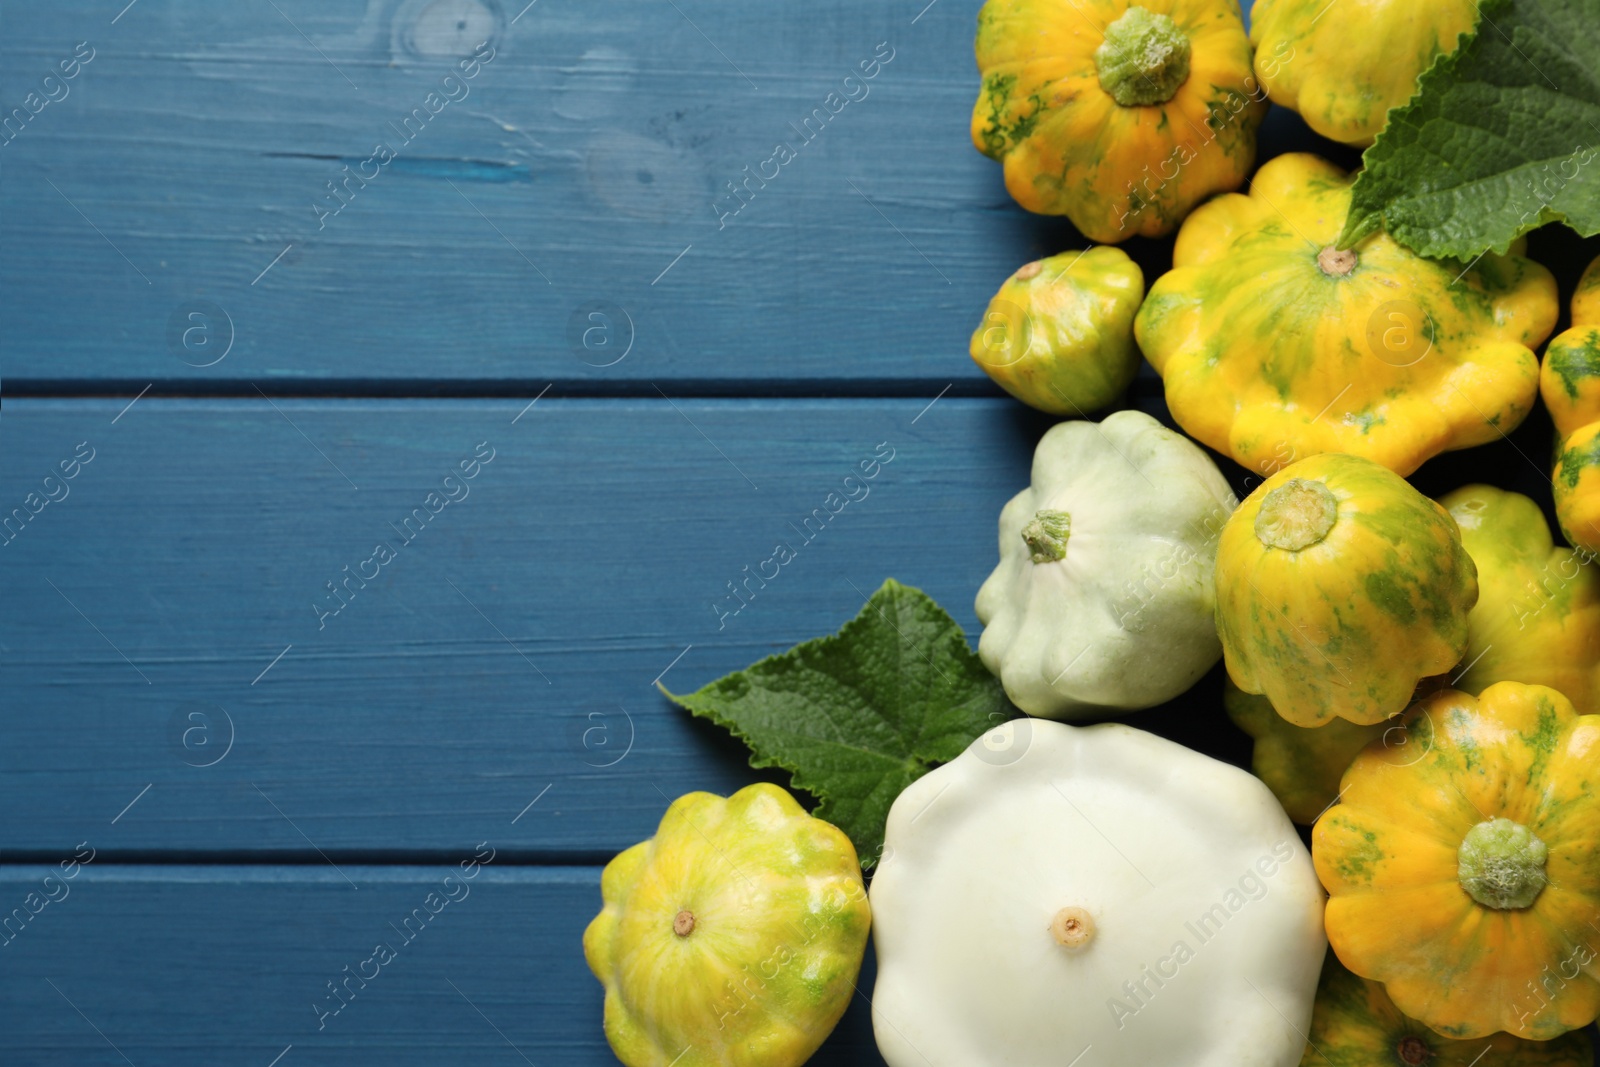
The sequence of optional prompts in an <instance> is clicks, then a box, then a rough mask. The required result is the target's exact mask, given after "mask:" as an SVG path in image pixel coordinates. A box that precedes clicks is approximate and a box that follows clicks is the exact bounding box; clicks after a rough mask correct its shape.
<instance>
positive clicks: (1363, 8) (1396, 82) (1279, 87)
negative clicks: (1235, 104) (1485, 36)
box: [1250, 0, 1478, 148]
mask: <svg viewBox="0 0 1600 1067" xmlns="http://www.w3.org/2000/svg"><path fill="white" fill-rule="evenodd" d="M1325 14H1326V15H1328V17H1327V18H1324V17H1323V15H1325ZM1477 19H1478V7H1477V4H1476V3H1475V2H1474V0H1339V6H1338V7H1337V8H1336V9H1334V10H1333V11H1331V12H1330V11H1329V10H1328V0H1256V4H1255V6H1254V7H1253V8H1251V9H1250V40H1251V42H1252V43H1253V44H1254V45H1255V46H1256V76H1257V77H1258V78H1260V79H1261V84H1263V85H1265V86H1266V88H1267V93H1268V95H1269V96H1270V97H1271V99H1272V102H1273V103H1275V104H1282V105H1283V106H1284V107H1286V108H1289V109H1291V110H1293V111H1298V112H1299V113H1300V117H1301V118H1303V119H1305V120H1306V125H1307V126H1310V127H1311V128H1312V129H1313V130H1315V131H1317V132H1318V133H1320V134H1322V136H1324V137H1326V138H1328V139H1329V140H1333V141H1342V142H1344V143H1345V144H1349V145H1356V146H1359V147H1363V148H1364V147H1366V146H1367V145H1369V144H1371V143H1372V141H1373V138H1375V137H1377V136H1378V131H1380V130H1382V129H1383V124H1384V121H1385V119H1386V118H1387V116H1388V113H1389V109H1390V108H1392V107H1399V106H1400V105H1401V104H1403V103H1405V102H1406V101H1407V100H1410V99H1411V96H1412V94H1413V93H1415V92H1416V90H1417V78H1418V76H1420V75H1421V74H1422V72H1423V71H1425V70H1427V69H1428V68H1429V67H1430V66H1432V65H1433V61H1434V59H1435V58H1437V57H1438V56H1439V55H1440V54H1441V53H1445V52H1454V51H1455V50H1456V46H1457V45H1458V44H1459V38H1460V36H1461V35H1462V34H1463V33H1467V32H1469V31H1470V30H1471V29H1472V27H1473V25H1474V24H1476V22H1477Z"/></svg>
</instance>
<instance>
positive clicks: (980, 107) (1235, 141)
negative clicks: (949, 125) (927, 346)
mask: <svg viewBox="0 0 1600 1067" xmlns="http://www.w3.org/2000/svg"><path fill="white" fill-rule="evenodd" d="M976 52H977V58H978V73H979V75H980V76H981V77H982V87H981V89H980V90H979V93H978V102H977V105H976V106H975V107H974V108H973V111H972V142H973V144H975V145H976V146H977V147H978V150H979V151H980V152H982V153H983V154H984V155H986V156H989V157H990V158H992V159H996V160H999V161H1000V162H1001V163H1003V164H1005V182H1006V189H1007V190H1009V191H1010V193H1011V195H1012V196H1013V197H1015V198H1016V201H1017V203H1019V204H1021V205H1022V206H1023V207H1025V208H1027V209H1028V210H1029V211H1037V212H1039V213H1041V214H1045V215H1065V216H1067V218H1069V219H1071V220H1072V224H1073V225H1074V226H1076V227H1077V228H1078V230H1079V231H1080V232H1081V233H1083V235H1084V236H1086V237H1088V238H1089V239H1090V240H1091V241H1098V242H1100V243H1102V244H1112V243H1115V242H1117V241H1121V240H1125V239H1126V238H1128V237H1131V236H1133V235H1134V234H1143V235H1144V236H1146V237H1155V236H1159V235H1161V234H1165V233H1171V232H1172V230H1173V228H1174V227H1175V226H1177V225H1178V223H1179V221H1181V220H1182V219H1183V217H1184V215H1186V214H1188V212H1189V210H1190V209H1191V208H1193V207H1194V205H1195V204H1197V203H1199V202H1200V201H1201V200H1203V199H1205V198H1206V197H1207V196H1209V195H1211V194H1212V193H1214V192H1217V191H1218V190H1219V189H1236V188H1238V186H1239V184H1240V183H1241V182H1243V181H1244V179H1245V176H1246V175H1247V174H1249V173H1250V167H1251V165H1252V164H1253V163H1254V162H1255V155H1256V127H1257V126H1258V125H1260V123H1261V119H1262V116H1263V115H1265V114H1266V109H1267V99H1266V92H1265V91H1264V90H1263V89H1262V88H1261V87H1260V86H1259V85H1257V84H1256V80H1255V76H1254V74H1252V73H1251V54H1250V42H1249V40H1248V39H1247V38H1246V37H1245V32H1244V24H1243V23H1242V21H1241V20H1240V17H1239V5H1238V3H1237V2H1236V0H1140V2H1139V3H1129V2H1128V0H988V3H986V4H984V6H983V9H982V10H981V11H979V13H978V34H977V40H976Z"/></svg>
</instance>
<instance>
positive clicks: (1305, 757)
mask: <svg viewBox="0 0 1600 1067" xmlns="http://www.w3.org/2000/svg"><path fill="white" fill-rule="evenodd" d="M1222 705H1223V707H1224V708H1226V709H1227V712H1228V718H1230V719H1232V720H1233V724H1234V725H1235V726H1237V727H1238V728H1239V729H1241V730H1243V731H1244V732H1245V733H1247V734H1249V735H1250V736H1251V737H1252V738H1253V739H1254V740H1255V743H1256V744H1255V749H1254V753H1253V755H1252V756H1251V760H1250V769H1251V770H1252V771H1254V772H1255V776H1256V777H1257V778H1259V779H1261V780H1262V781H1263V782H1265V783H1266V785H1267V788H1268V789H1270V790H1272V795H1273V796H1275V797H1277V798H1278V803H1279V804H1282V805H1283V810H1284V811H1286V812H1288V813H1289V818H1291V819H1293V820H1294V821H1295V822H1297V823H1300V824H1301V825H1302V826H1310V825H1311V824H1312V823H1314V822H1316V820H1317V816H1318V815H1321V814H1322V813H1323V812H1324V811H1326V810H1327V808H1328V805H1329V804H1332V803H1333V801H1334V798H1335V797H1337V796H1338V795H1339V779H1340V778H1341V777H1343V775H1344V771H1345V768H1346V767H1348V766H1350V761H1351V760H1353V759H1355V758H1356V753H1357V752H1360V751H1361V750H1362V749H1364V748H1366V747H1367V744H1368V743H1369V742H1371V741H1372V740H1374V739H1375V738H1378V737H1381V736H1382V735H1383V732H1384V730H1386V729H1388V728H1389V727H1390V725H1391V724H1390V723H1387V722H1380V723H1376V724H1374V725H1372V726H1358V725H1357V724H1355V723H1353V722H1345V721H1344V720H1343V719H1331V720H1329V721H1328V722H1325V723H1323V724H1322V725H1321V726H1318V727H1316V728H1315V729H1308V728H1307V727H1304V726H1296V725H1295V724H1294V723H1292V722H1290V721H1288V720H1287V719H1285V718H1284V717H1283V716H1282V715H1279V714H1278V713H1277V712H1276V711H1274V710H1273V707H1272V701H1270V700H1268V699H1267V698H1266V697H1264V696H1258V695H1256V694H1253V693H1246V692H1245V691H1244V690H1242V689H1240V688H1239V687H1238V686H1236V685H1234V684H1233V681H1232V680H1231V679H1228V680H1226V681H1224V682H1223V692H1222Z"/></svg>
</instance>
